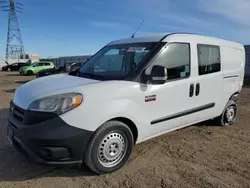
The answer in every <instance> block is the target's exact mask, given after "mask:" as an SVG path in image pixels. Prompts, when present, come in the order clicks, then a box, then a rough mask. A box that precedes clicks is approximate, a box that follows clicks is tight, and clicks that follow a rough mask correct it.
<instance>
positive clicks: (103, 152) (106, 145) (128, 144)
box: [84, 121, 134, 174]
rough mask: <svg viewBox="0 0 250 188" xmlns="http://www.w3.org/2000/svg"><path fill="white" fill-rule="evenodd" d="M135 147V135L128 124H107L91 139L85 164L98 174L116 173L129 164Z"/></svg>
mask: <svg viewBox="0 0 250 188" xmlns="http://www.w3.org/2000/svg"><path fill="white" fill-rule="evenodd" d="M133 145H134V138H133V134H132V132H131V130H130V129H129V127H128V126H127V125H126V124H124V123H122V122H119V121H109V122H106V123H104V124H103V125H102V126H101V127H100V128H99V129H97V131H96V132H95V134H94V136H93V137H92V138H91V140H90V143H89V145H88V149H87V152H86V154H85V158H84V162H85V164H86V165H87V166H88V167H89V168H90V169H91V170H93V171H94V172H96V173H97V174H104V173H111V172H114V171H116V170H118V169H120V168H121V167H122V166H123V165H124V164H125V163H126V162H127V160H128V159H129V157H130V155H131V152H132V149H133Z"/></svg>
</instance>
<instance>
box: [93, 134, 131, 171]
mask: <svg viewBox="0 0 250 188" xmlns="http://www.w3.org/2000/svg"><path fill="white" fill-rule="evenodd" d="M126 151H127V139H126V137H125V136H123V134H121V133H118V132H111V133H108V134H107V135H106V136H105V137H104V138H103V139H102V141H101V142H100V144H99V147H98V153H97V158H98V161H99V163H100V164H101V165H102V166H104V167H107V168H112V167H114V166H116V165H117V164H119V163H120V162H121V161H122V159H123V158H124V156H125V154H126Z"/></svg>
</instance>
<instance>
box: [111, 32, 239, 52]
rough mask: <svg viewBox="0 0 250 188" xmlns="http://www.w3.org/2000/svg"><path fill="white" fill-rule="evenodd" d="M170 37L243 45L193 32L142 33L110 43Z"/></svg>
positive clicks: (163, 39) (161, 39)
mask: <svg viewBox="0 0 250 188" xmlns="http://www.w3.org/2000/svg"><path fill="white" fill-rule="evenodd" d="M169 39H175V40H180V39H185V40H187V39H188V40H189V41H190V42H191V41H199V42H202V41H204V42H206V41H210V43H214V45H226V46H234V47H238V48H239V47H240V48H242V47H243V45H242V44H240V43H237V42H233V41H230V40H224V39H220V38H216V37H210V36H205V35H199V34H192V33H156V34H149V35H142V36H136V37H134V38H125V39H120V40H115V41H112V42H110V43H109V44H108V45H115V44H124V43H140V42H168V40H169Z"/></svg>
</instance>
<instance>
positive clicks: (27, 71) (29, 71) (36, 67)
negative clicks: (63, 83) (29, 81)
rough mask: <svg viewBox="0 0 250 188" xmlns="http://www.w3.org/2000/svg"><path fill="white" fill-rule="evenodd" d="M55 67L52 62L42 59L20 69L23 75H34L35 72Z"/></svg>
mask: <svg viewBox="0 0 250 188" xmlns="http://www.w3.org/2000/svg"><path fill="white" fill-rule="evenodd" d="M54 67H55V65H54V63H52V62H46V61H44V62H42V61H40V62H35V63H32V64H31V65H29V66H25V67H22V68H21V69H20V70H19V73H20V74H22V75H33V74H36V73H38V72H39V71H41V70H44V69H50V68H54Z"/></svg>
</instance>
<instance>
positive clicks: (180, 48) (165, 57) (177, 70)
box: [147, 43, 191, 81]
mask: <svg viewBox="0 0 250 188" xmlns="http://www.w3.org/2000/svg"><path fill="white" fill-rule="evenodd" d="M154 65H161V66H165V67H166V69H167V74H168V80H169V81H170V80H176V79H184V78H188V77H189V76H190V68H191V67H190V66H191V65H190V44H188V43H170V44H168V45H167V46H166V47H165V49H163V51H162V52H161V53H160V55H159V56H158V57H157V59H156V60H155V63H154ZM151 68H152V67H151ZM150 71H151V70H150ZM147 73H148V72H147Z"/></svg>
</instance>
